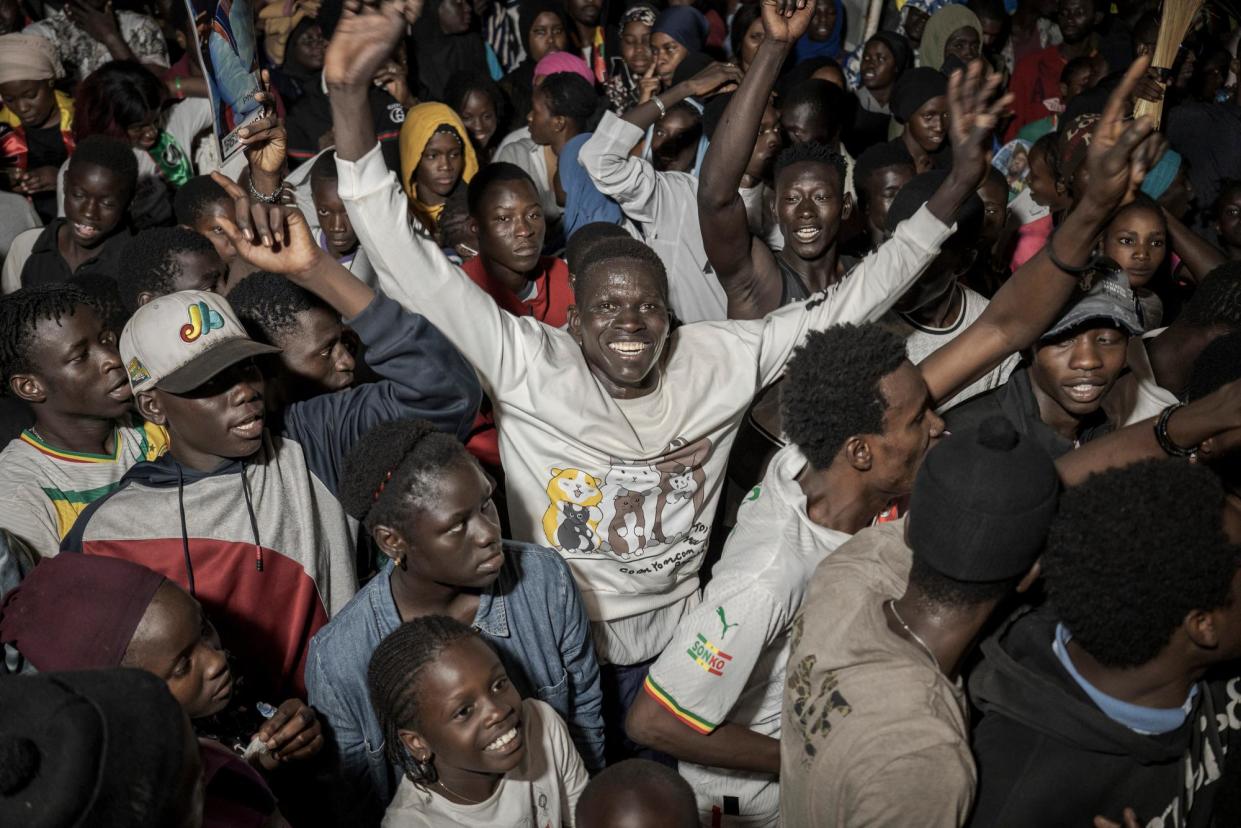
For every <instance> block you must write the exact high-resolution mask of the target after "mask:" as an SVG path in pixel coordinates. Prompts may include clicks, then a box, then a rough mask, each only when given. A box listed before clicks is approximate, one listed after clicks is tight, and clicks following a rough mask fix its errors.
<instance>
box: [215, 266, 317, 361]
mask: <svg viewBox="0 0 1241 828" xmlns="http://www.w3.org/2000/svg"><path fill="white" fill-rule="evenodd" d="M208 244H209V243H208ZM228 303H229V304H230V305H232V306H233V310H234V311H235V312H236V313H237V318H238V319H239V320H241V324H243V325H245V327H246V332H247V333H249V334H250V336H251V338H253V339H254V340H256V341H258V342H262V343H264V344H265V345H276V346H279V345H280V341H279V340H280V339H281V338H282V337H283V336H284V335H285V334H287V333H289V332H290V331H292V330H294V329H295V328H297V327H298V322H297V315H298V314H299V313H302V312H303V311H308V310H314V309H315V308H323V309H325V310H326V311H328V313H331V314H332V315H333V316H335V315H336V311H334V310H332V308H331V306H329V305H328V304H327V303H326V302H324V301H323V300H322V299H320V298H319V297H318V296H315V295H314V294H313V293H311V292H310V291H308V290H306V289H305V288H304V287H301V286H300V285H295V284H293V283H292V282H290V281H289V280H288V279H286V278H284V277H283V276H281V275H279V274H276V273H269V272H267V271H265V270H259V271H256V272H255V273H252V274H250V275H249V276H247V277H246V278H244V279H242V280H241V281H240V282H238V283H237V287H235V288H233V289H232V291H230V292H229V294H228Z"/></svg>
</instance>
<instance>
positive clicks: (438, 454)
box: [340, 420, 476, 532]
mask: <svg viewBox="0 0 1241 828" xmlns="http://www.w3.org/2000/svg"><path fill="white" fill-rule="evenodd" d="M470 462H476V461H474V460H473V455H471V454H470V453H469V452H468V451H466V449H465V446H463V445H462V444H461V442H460V441H459V440H457V438H456V437H454V436H453V435H451V434H446V433H444V432H442V431H439V430H437V429H436V428H435V426H434V424H432V423H430V422H428V421H427V420H396V421H393V422H388V423H381V424H380V425H377V426H375V427H374V428H372V429H371V430H370V431H368V432H366V433H365V434H363V435H362V439H360V440H358V442H356V443H354V446H353V448H352V449H350V450H349V454H348V456H347V457H345V470H344V473H343V474H342V475H341V480H340V502H341V505H342V506H344V507H345V511H346V512H348V513H349V514H350V515H351V516H352V517H354V518H356V519H357V520H359V521H361V523H362V524H363V525H364V526H365V527H366V529H367V531H369V532H373V531H374V530H375V527H377V526H387V527H389V528H391V529H394V530H397V531H401V527H402V526H403V525H404V524H405V523H406V522H407V521H408V520H409V518H410V513H411V510H412V508H413V507H414V506H416V505H418V504H420V503H424V502H425V499H426V498H427V497H429V496H431V495H434V494H435V492H436V488H435V482H436V480H438V479H439V477H440V475H441V474H443V472H444V470H445V469H448V468H450V467H455V466H456V465H457V464H459V463H470Z"/></svg>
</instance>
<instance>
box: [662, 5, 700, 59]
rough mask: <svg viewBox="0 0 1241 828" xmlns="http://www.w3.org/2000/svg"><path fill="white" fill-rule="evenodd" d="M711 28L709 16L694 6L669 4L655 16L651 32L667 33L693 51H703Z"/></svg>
mask: <svg viewBox="0 0 1241 828" xmlns="http://www.w3.org/2000/svg"><path fill="white" fill-rule="evenodd" d="M709 28H710V26H709V25H708V24H707V18H705V17H703V16H702V12H700V11H698V9H696V8H694V7H693V6H669V7H668V8H666V9H664V10H663V11H661V12H660V13H659V17H657V18H655V25H654V26H653V27H652V28H651V34H666V35H668V37H670V38H672V39H673V40H675V41H676V42H677V43H680V44H681V45H682V46H684V47H685V48H686V49H689V50H690V51H691V52H701V51H702V47H703V45H704V44H705V43H706V42H707V30H708V29H709Z"/></svg>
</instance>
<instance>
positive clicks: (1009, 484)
mask: <svg viewBox="0 0 1241 828" xmlns="http://www.w3.org/2000/svg"><path fill="white" fill-rule="evenodd" d="M1059 494H1060V478H1059V477H1058V476H1057V475H1056V465H1055V463H1054V462H1053V461H1052V459H1051V456H1050V455H1049V454H1048V453H1047V452H1046V451H1045V450H1044V449H1043V448H1041V447H1040V446H1038V445H1037V444H1036V443H1035V442H1034V441H1033V440H1031V439H1030V438H1029V437H1026V436H1024V435H1022V434H1019V433H1018V432H1017V430H1016V429H1015V428H1013V425H1012V423H1010V422H1009V421H1008V420H1007V419H1005V418H1004V417H1000V416H994V417H988V418H987V419H986V420H984V421H983V422H982V424H981V425H980V426H979V427H978V429H977V430H972V429H971V430H970V431H965V432H961V433H958V434H953V435H951V436H950V437H947V438H946V439H944V440H941V441H940V442H939V444H938V445H936V446H935V447H934V448H932V449H931V450H930V451H929V452H927V455H926V459H924V460H923V461H922V468H920V469H919V470H918V476H917V477H916V478H915V480H914V488H913V495H912V497H911V499H910V502H909V524H908V527H907V532H908V539H909V546H910V548H912V549H913V554H914V557H915V558H916V559H917V560H920V561H922V562H923V563H925V564H927V565H928V566H930V567H931V569H934V570H935V571H936V572H938V573H940V574H941V575H945V576H947V577H948V578H951V579H952V580H954V581H966V582H989V581H1003V580H1007V579H1009V578H1015V577H1017V576H1019V575H1022V574H1024V573H1025V572H1027V571H1028V570H1029V569H1030V567H1031V566H1033V565H1034V562H1035V561H1036V560H1037V559H1038V556H1039V554H1040V553H1041V552H1042V549H1043V541H1044V539H1045V538H1046V536H1047V528H1048V526H1050V525H1051V519H1052V516H1053V515H1054V514H1055V511H1056V500H1057V498H1058V496H1059Z"/></svg>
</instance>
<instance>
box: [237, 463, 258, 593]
mask: <svg viewBox="0 0 1241 828" xmlns="http://www.w3.org/2000/svg"><path fill="white" fill-rule="evenodd" d="M241 493H242V494H243V495H245V497H246V513H247V514H248V515H249V516H250V532H251V533H252V534H253V535H254V568H255V570H257V571H259V572H262V571H263V545H262V544H261V543H259V520H258V518H257V517H255V515H254V504H253V503H251V502H250V481H249V480H247V479H246V461H245V460H242V461H241Z"/></svg>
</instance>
